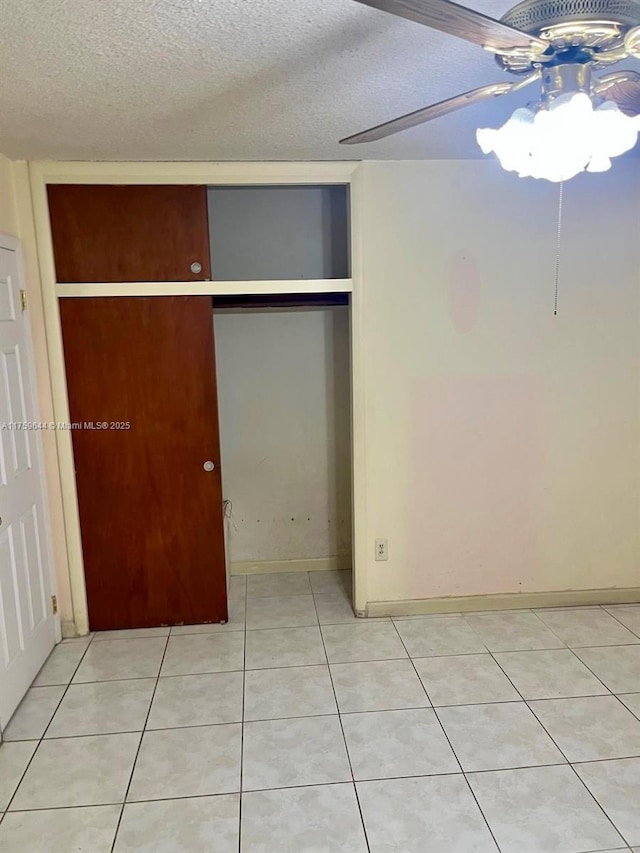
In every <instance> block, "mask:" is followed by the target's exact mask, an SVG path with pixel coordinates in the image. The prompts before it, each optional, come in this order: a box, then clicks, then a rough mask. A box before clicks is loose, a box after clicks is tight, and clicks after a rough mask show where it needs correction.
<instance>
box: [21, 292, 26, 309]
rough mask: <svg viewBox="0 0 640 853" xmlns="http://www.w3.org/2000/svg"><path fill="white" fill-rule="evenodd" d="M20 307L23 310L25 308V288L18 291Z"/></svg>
mask: <svg viewBox="0 0 640 853" xmlns="http://www.w3.org/2000/svg"><path fill="white" fill-rule="evenodd" d="M20 308H21V309H22V310H23V311H26V310H27V291H26V290H21V291H20Z"/></svg>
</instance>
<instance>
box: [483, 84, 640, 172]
mask: <svg viewBox="0 0 640 853" xmlns="http://www.w3.org/2000/svg"><path fill="white" fill-rule="evenodd" d="M638 131H640V116H634V117H630V116H626V115H625V114H624V113H623V112H621V110H620V109H619V108H618V106H617V104H615V103H613V101H604V102H603V103H601V104H598V105H597V106H594V105H593V102H592V100H591V98H590V97H589V96H588V95H587V94H585V93H584V92H569V93H567V94H564V95H560V96H559V97H558V98H556V99H555V100H554V101H552V102H551V103H550V104H549V106H548V107H544V106H543V105H539V106H538V107H537V108H534V109H530V108H528V107H523V108H520V109H517V110H516V111H515V112H514V114H513V115H512V116H511V118H510V119H509V120H508V121H507V122H506V124H504V125H503V126H502V127H500V128H498V129H497V130H494V129H492V128H481V129H479V130H478V131H477V132H476V138H477V140H478V144H479V145H480V148H481V149H482V150H483V152H484V153H485V154H489V153H490V152H492V151H493V152H494V153H495V154H496V155H497V157H498V159H499V160H500V165H501V166H502V167H503V168H504V169H507V170H508V171H510V172H517V173H518V175H519V176H520V177H521V178H525V177H533V178H545V179H546V180H548V181H567V180H569V178H573V177H574V175H577V174H578V173H579V172H582V171H584V170H585V169H586V170H588V171H590V172H604V171H606V170H607V169H609V168H611V158H612V157H617V156H618V155H619V154H622V153H623V152H625V151H628V150H629V149H630V148H633V146H634V145H635V144H636V141H637V139H638Z"/></svg>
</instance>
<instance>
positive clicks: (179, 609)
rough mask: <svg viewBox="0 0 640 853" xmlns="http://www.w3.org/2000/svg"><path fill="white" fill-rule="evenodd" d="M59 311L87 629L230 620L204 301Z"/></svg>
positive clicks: (102, 302)
mask: <svg viewBox="0 0 640 853" xmlns="http://www.w3.org/2000/svg"><path fill="white" fill-rule="evenodd" d="M60 314H61V321H62V332H63V341H64V354H65V363H66V373H67V384H68V395H69V409H70V414H71V420H72V422H73V433H72V440H73V452H74V458H75V468H76V479H77V489H78V502H79V509H80V523H81V531H82V549H83V555H84V566H85V575H86V584H87V596H88V604H89V623H90V627H91V628H92V629H93V630H101V629H112V628H142V627H148V626H155V625H176V624H182V623H200V622H219V621H222V620H226V619H227V602H226V577H225V558H224V541H223V512H222V491H221V476H220V451H219V434H218V416H217V401H216V382H215V355H214V340H213V322H212V303H211V297H209V296H153V297H137V296H129V297H120V296H118V297H90V298H63V299H61V300H60ZM212 464H213V468H211V465H212Z"/></svg>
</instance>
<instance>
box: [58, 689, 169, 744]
mask: <svg viewBox="0 0 640 853" xmlns="http://www.w3.org/2000/svg"><path fill="white" fill-rule="evenodd" d="M155 683H156V682H155V679H154V678H143V679H132V680H127V681H100V682H96V683H92V684H72V685H71V686H70V687H69V689H68V690H67V693H66V695H65V697H64V699H63V700H62V703H61V705H60V707H59V708H58V710H57V712H56V715H55V717H54V718H53V721H52V723H51V725H50V726H49V728H48V730H47V733H46V737H47V738H55V737H75V736H76V735H106V734H116V733H118V732H141V731H142V729H143V728H144V723H145V720H146V718H147V712H148V711H149V706H150V705H151V697H152V696H153V689H154V687H155Z"/></svg>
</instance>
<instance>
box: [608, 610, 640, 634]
mask: <svg viewBox="0 0 640 853" xmlns="http://www.w3.org/2000/svg"><path fill="white" fill-rule="evenodd" d="M605 609H606V610H607V612H608V613H610V614H611V615H612V616H613V617H614V618H615V619H617V620H618V622H622V624H623V625H624V626H625V628H628V629H629V630H630V631H633V633H634V634H636V635H637V636H640V604H614V605H612V606H611V607H606V608H605Z"/></svg>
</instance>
